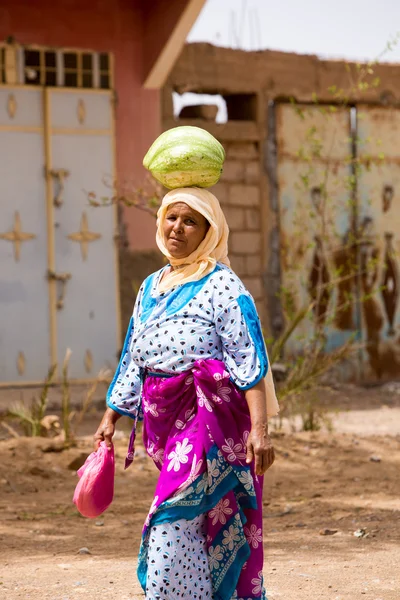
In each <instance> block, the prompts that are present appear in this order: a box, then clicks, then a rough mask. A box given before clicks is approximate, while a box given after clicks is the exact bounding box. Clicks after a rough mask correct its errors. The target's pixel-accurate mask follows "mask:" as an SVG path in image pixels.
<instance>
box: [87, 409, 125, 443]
mask: <svg viewBox="0 0 400 600" xmlns="http://www.w3.org/2000/svg"><path fill="white" fill-rule="evenodd" d="M120 416H121V415H119V414H118V413H117V412H115V411H114V410H112V408H107V410H106V412H105V413H104V416H103V418H102V420H101V422H100V425H99V426H98V428H97V431H96V433H95V434H94V436H93V442H94V449H95V450H97V449H98V447H99V446H100V442H103V441H104V442H105V443H106V446H107V448H111V447H112V438H113V435H114V433H115V423H116V422H117V421H118V419H119V418H120Z"/></svg>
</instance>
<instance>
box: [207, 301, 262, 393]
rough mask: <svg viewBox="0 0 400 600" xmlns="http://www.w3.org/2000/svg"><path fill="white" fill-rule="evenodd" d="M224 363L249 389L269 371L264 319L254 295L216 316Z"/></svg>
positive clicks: (236, 380) (241, 385) (243, 387)
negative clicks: (262, 322) (262, 325)
mask: <svg viewBox="0 0 400 600" xmlns="http://www.w3.org/2000/svg"><path fill="white" fill-rule="evenodd" d="M215 326H216V330H217V333H218V335H219V337H220V338H221V343H222V353H223V358H224V363H225V366H226V368H227V371H228V372H229V374H230V376H231V379H232V381H233V383H234V384H235V385H236V386H237V387H238V388H239V389H241V390H248V389H250V388H252V387H253V386H255V385H256V384H257V383H258V382H259V381H261V379H263V378H264V377H265V376H266V374H267V371H268V355H267V351H266V347H265V343H264V336H263V334H262V330H261V323H260V319H259V317H258V314H257V310H256V307H255V305H254V301H253V299H252V298H251V296H250V295H247V294H242V295H240V296H239V297H238V298H236V299H235V300H232V301H231V302H229V304H227V305H226V306H224V308H222V309H221V310H220V311H219V313H218V314H217V316H216V318H215Z"/></svg>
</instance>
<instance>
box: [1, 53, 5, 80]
mask: <svg viewBox="0 0 400 600" xmlns="http://www.w3.org/2000/svg"><path fill="white" fill-rule="evenodd" d="M0 83H6V49H5V48H0Z"/></svg>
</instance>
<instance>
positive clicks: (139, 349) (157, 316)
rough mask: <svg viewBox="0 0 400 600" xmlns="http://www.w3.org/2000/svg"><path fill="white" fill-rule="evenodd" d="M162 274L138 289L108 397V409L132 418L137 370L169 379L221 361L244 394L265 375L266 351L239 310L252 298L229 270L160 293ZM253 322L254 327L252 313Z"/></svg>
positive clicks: (222, 268) (218, 269)
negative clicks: (210, 361)
mask: <svg viewBox="0 0 400 600" xmlns="http://www.w3.org/2000/svg"><path fill="white" fill-rule="evenodd" d="M162 272H163V269H161V271H158V272H157V273H154V274H153V275H151V276H150V277H148V278H147V279H146V280H145V282H144V283H143V285H142V286H141V288H140V291H139V294H138V297H137V301H136V304H135V308H134V312H133V318H132V323H131V327H130V330H129V331H128V334H127V344H126V348H125V352H123V355H122V357H121V361H120V365H119V367H118V369H117V373H116V376H115V377H114V380H113V382H112V384H111V386H110V389H109V392H108V395H107V403H108V405H109V406H111V407H112V408H114V409H115V410H118V411H119V412H121V413H122V414H127V415H129V416H131V417H133V418H134V417H135V416H136V412H137V404H138V396H139V394H140V376H139V373H140V368H143V369H147V370H148V371H150V372H152V373H158V372H159V373H167V374H170V375H174V374H178V373H181V372H183V371H186V370H188V369H190V368H191V366H193V364H194V363H195V362H196V361H197V360H200V359H209V358H212V359H217V360H221V361H223V362H224V364H225V366H226V369H227V371H228V372H229V374H230V376H231V379H232V380H233V382H234V383H235V384H236V385H237V386H238V387H239V388H241V389H247V388H248V387H251V386H252V385H255V383H257V381H259V380H260V379H261V378H262V377H264V376H265V374H266V369H265V365H266V364H268V359H267V356H266V350H265V346H264V345H263V342H262V347H261V348H260V347H257V345H256V343H255V339H254V335H253V336H252V334H251V331H250V328H249V323H248V320H247V319H246V315H245V314H243V312H242V310H241V307H240V302H239V300H240V298H241V297H243V296H246V297H248V298H250V299H251V296H250V294H249V293H248V291H247V290H246V288H245V287H244V285H243V283H242V282H241V281H240V279H239V278H238V277H237V276H236V275H235V274H234V273H233V272H232V271H231V270H230V269H229V268H228V267H226V266H224V265H217V267H216V269H215V270H214V271H213V272H212V273H211V274H210V275H208V276H206V277H204V278H203V279H202V280H200V281H198V282H194V283H189V284H185V285H182V286H179V287H178V288H176V289H173V290H168V291H167V292H165V293H162V294H159V293H158V289H157V288H158V281H159V279H160V277H161V275H162ZM251 304H252V305H253V306H254V303H253V300H252V299H251ZM253 320H256V321H257V322H259V321H258V316H257V313H256V311H255V308H254V319H253ZM260 331H261V328H260Z"/></svg>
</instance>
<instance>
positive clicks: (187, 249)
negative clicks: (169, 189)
mask: <svg viewBox="0 0 400 600" xmlns="http://www.w3.org/2000/svg"><path fill="white" fill-rule="evenodd" d="M208 228H209V223H208V221H207V220H206V219H205V217H203V215H201V214H200V213H198V212H197V211H196V210H193V208H190V206H188V205H187V204H185V203H184V202H176V203H175V204H171V205H170V206H169V207H168V209H167V213H166V215H165V220H164V225H163V233H164V239H165V245H166V246H167V250H168V252H169V253H170V254H171V256H173V258H186V257H187V256H189V254H191V253H192V252H194V251H195V250H196V248H197V247H198V246H199V244H200V243H201V242H202V241H203V240H204V238H205V235H206V233H207V231H208Z"/></svg>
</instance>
